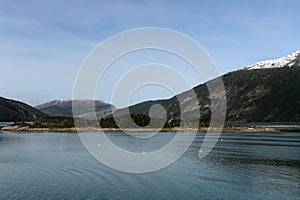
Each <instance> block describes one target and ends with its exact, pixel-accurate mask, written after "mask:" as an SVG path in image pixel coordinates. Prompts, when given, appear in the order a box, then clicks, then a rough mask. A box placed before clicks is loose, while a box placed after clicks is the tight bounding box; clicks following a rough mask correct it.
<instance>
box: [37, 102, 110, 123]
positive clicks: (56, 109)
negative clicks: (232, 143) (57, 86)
mask: <svg viewBox="0 0 300 200" xmlns="http://www.w3.org/2000/svg"><path fill="white" fill-rule="evenodd" d="M74 101H76V103H79V104H80V106H81V108H82V113H81V115H80V117H82V118H85V119H93V113H92V112H93V109H94V107H95V110H96V113H97V117H98V118H101V117H104V116H106V115H108V114H110V113H111V112H112V110H114V109H115V107H114V106H113V105H111V104H108V103H105V102H103V101H99V100H88V99H76V100H72V99H61V100H54V101H50V102H47V103H44V104H41V105H38V106H36V107H35V108H37V109H39V110H40V111H42V112H44V113H46V114H48V115H49V116H63V117H71V116H73V114H72V102H74Z"/></svg>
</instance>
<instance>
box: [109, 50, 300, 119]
mask: <svg viewBox="0 0 300 200" xmlns="http://www.w3.org/2000/svg"><path fill="white" fill-rule="evenodd" d="M299 55H300V50H298V51H296V52H295V53H292V54H290V55H288V56H286V57H282V58H280V59H277V60H272V61H270V60H269V61H263V62H259V63H256V64H253V65H250V66H247V67H245V68H243V69H241V70H237V71H234V72H230V73H228V74H225V75H223V76H221V77H222V79H223V82H224V86H225V90H226V99H227V111H226V120H227V121H245V122H300V67H299V65H300V63H299ZM210 82H214V80H211V81H210ZM193 89H194V91H195V93H196V95H197V99H198V102H199V107H200V114H201V117H202V118H210V111H211V99H210V95H209V92H208V89H207V86H206V84H201V85H198V86H197V87H195V88H193ZM216 95H217V93H216V94H212V95H211V96H216ZM178 96H179V97H180V99H183V102H185V104H189V109H190V110H187V111H186V112H189V111H192V110H193V109H195V108H196V105H193V104H192V103H191V102H190V100H189V96H188V92H184V93H182V94H179V95H178ZM154 104H160V105H162V106H163V107H164V108H165V109H166V111H167V117H168V120H170V119H180V116H181V114H182V113H181V111H180V106H179V103H178V100H177V97H176V96H174V97H173V98H171V99H165V100H157V101H146V102H142V103H139V104H136V105H133V106H130V107H129V111H130V113H131V114H143V115H148V111H149V108H150V107H151V106H152V105H154ZM115 112H116V114H117V115H119V116H121V115H122V113H123V112H124V110H123V109H121V110H117V111H115ZM191 117H192V116H191Z"/></svg>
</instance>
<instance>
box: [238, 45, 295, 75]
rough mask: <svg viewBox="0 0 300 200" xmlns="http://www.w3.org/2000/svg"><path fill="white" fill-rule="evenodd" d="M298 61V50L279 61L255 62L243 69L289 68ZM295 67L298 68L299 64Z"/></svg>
mask: <svg viewBox="0 0 300 200" xmlns="http://www.w3.org/2000/svg"><path fill="white" fill-rule="evenodd" d="M299 60H300V49H299V50H297V51H295V52H293V53H291V54H289V55H287V56H284V57H281V58H279V59H275V60H265V61H261V62H257V63H255V64H252V65H248V66H246V67H244V69H245V70H252V69H268V68H279V67H285V66H288V67H291V66H294V65H295V64H296V63H299ZM296 66H299V64H298V65H296Z"/></svg>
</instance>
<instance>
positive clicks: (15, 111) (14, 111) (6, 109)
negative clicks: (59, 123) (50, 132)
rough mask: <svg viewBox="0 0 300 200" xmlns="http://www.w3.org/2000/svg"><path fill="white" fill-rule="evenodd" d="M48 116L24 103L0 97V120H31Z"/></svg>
mask: <svg viewBox="0 0 300 200" xmlns="http://www.w3.org/2000/svg"><path fill="white" fill-rule="evenodd" d="M45 117H48V115H47V114H45V113H43V112H41V111H39V110H38V109H36V108H33V107H31V106H29V105H27V104H25V103H22V102H19V101H15V100H11V99H6V98H3V97H0V121H2V122H11V121H31V120H35V119H41V118H45Z"/></svg>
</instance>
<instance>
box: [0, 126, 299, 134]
mask: <svg viewBox="0 0 300 200" xmlns="http://www.w3.org/2000/svg"><path fill="white" fill-rule="evenodd" d="M285 128H296V129H297V128H300V126H297V127H295V126H289V127H286V126H285ZM195 130H197V131H207V130H208V128H207V127H203V128H199V129H192V128H177V127H175V128H162V129H156V128H127V129H118V128H95V127H87V128H75V127H72V128H31V127H29V126H13V125H10V126H6V127H3V128H1V131H4V132H19V133H28V132H90V131H94V132H122V131H125V132H158V131H159V132H169V131H170V132H187V131H195ZM280 130H281V127H270V126H268V127H267V126H232V127H225V128H223V130H222V132H223V133H237V132H247V133H256V132H280Z"/></svg>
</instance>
